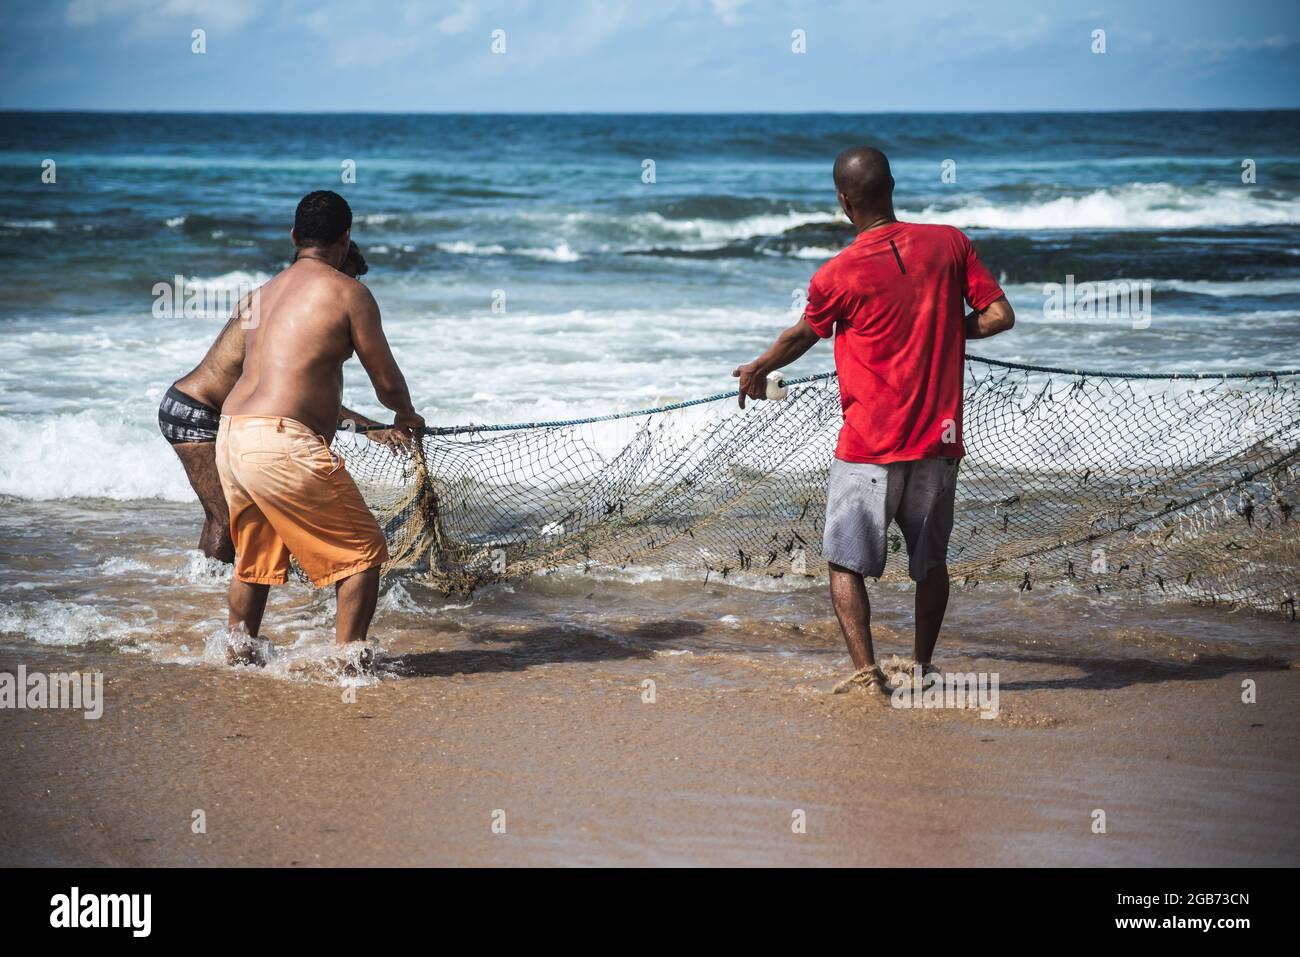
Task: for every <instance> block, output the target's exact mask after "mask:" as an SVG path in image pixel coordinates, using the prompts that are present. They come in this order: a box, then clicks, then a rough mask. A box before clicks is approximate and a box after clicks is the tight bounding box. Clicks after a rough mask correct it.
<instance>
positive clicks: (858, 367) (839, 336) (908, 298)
mask: <svg viewBox="0 0 1300 957" xmlns="http://www.w3.org/2000/svg"><path fill="white" fill-rule="evenodd" d="M1001 296H1002V289H1001V287H999V286H998V284H997V280H995V279H994V278H993V276H992V275H991V274H990V273H989V271H988V269H986V268H985V267H984V264H983V263H981V262H980V261H979V257H978V256H976V255H975V247H973V246H972V245H971V243H970V240H969V239H967V238H966V236H965V234H963V233H962V231H961V230H959V229H955V228H953V227H952V226H927V225H921V224H919V223H891V224H890V225H888V226H878V227H876V228H875V229H869V230H867V231H866V232H864V233H860V234H859V235H858V238H857V239H855V240H854V241H853V243H852V244H851V245H850V246H849V247H848V248H847V249H845V250H844V251H843V252H841V253H840V254H839V255H837V256H836V257H835V258H834V259H832V260H830V261H829V262H827V263H826V264H825V265H823V266H822V267H821V268H820V269H818V270H817V272H816V274H815V275H814V276H813V277H812V282H810V283H809V284H808V308H807V309H806V310H805V311H804V314H803V317H804V320H805V321H807V323H808V325H810V326H811V327H812V328H813V330H814V331H815V332H816V333H817V335H819V336H821V337H822V338H823V339H825V338H827V337H829V336H830V335H831V334H832V333H834V335H835V369H836V371H837V372H838V373H839V380H840V404H841V405H842V407H843V409H844V427H843V428H842V429H840V439H839V444H838V445H837V446H836V448H835V457H836V458H839V459H843V460H844V461H846V462H875V463H879V464H883V463H886V462H910V461H913V460H915V459H926V458H937V457H942V456H952V457H957V456H961V455H964V454H965V449H964V448H963V446H962V441H961V411H962V380H963V358H962V357H963V354H964V353H965V350H966V309H965V307H964V306H963V300H965V302H967V303H969V304H970V307H971V308H972V309H974V310H975V311H977V312H981V311H983V310H984V309H986V308H987V307H988V306H989V304H990V303H992V302H993V301H994V300H996V299H998V298H1000V297H1001Z"/></svg>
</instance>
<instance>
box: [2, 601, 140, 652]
mask: <svg viewBox="0 0 1300 957" xmlns="http://www.w3.org/2000/svg"><path fill="white" fill-rule="evenodd" d="M0 634H4V635H11V636H16V637H21V638H25V639H27V640H28V641H34V642H36V643H37V644H41V645H49V646H55V647H77V646H82V645H89V644H92V643H93V642H97V641H109V642H113V643H118V642H121V641H123V640H126V639H129V638H131V637H134V636H142V635H146V634H148V629H147V628H146V627H143V626H138V625H137V626H131V625H128V624H126V623H125V622H124V621H121V620H119V619H117V618H110V617H109V616H107V615H105V614H103V613H101V612H100V611H98V610H97V609H95V608H94V607H93V606H90V605H78V604H75V603H73V602H70V601H56V600H47V601H22V602H0Z"/></svg>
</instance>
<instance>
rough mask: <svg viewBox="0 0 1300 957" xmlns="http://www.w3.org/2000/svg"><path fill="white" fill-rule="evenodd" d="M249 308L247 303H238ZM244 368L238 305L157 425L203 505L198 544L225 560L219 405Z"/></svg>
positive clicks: (361, 419)
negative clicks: (218, 453)
mask: <svg viewBox="0 0 1300 957" xmlns="http://www.w3.org/2000/svg"><path fill="white" fill-rule="evenodd" d="M342 271H343V272H344V273H345V274H346V275H348V276H354V277H355V276H364V275H365V274H366V272H367V271H368V267H367V266H366V261H365V259H364V258H363V257H362V255H361V250H360V249H358V248H357V244H356V243H351V245H350V246H349V247H348V258H347V260H346V261H345V262H344V263H343V270H342ZM240 308H241V309H247V308H248V303H247V302H243V303H240ZM243 368H244V324H243V323H242V322H240V320H239V310H238V309H237V310H236V314H235V315H234V316H232V317H231V318H230V319H229V321H227V322H226V325H225V327H224V328H223V329H222V330H221V333H220V334H219V335H218V336H217V339H216V341H215V342H213V343H212V346H211V347H210V348H209V349H208V354H207V355H205V356H204V357H203V361H202V362H200V363H199V364H198V365H197V366H195V367H194V368H193V369H191V370H190V371H189V372H188V373H187V374H186V375H184V376H182V377H181V378H179V379H177V380H176V381H175V382H174V383H172V386H171V388H169V389H168V390H167V394H166V395H164V396H163V400H162V403H161V404H160V405H159V406H158V427H159V428H160V429H161V430H162V434H163V438H165V439H166V440H167V441H168V442H170V443H171V446H172V448H173V449H174V450H175V451H176V457H177V458H179V459H180V460H181V465H182V466H183V467H184V469H185V475H186V477H187V478H189V480H190V486H191V487H192V488H193V489H194V494H195V495H197V496H198V497H199V502H200V504H202V506H203V531H202V533H200V535H199V550H200V551H202V552H203V554H204V555H206V556H207V557H208V558H215V559H217V560H218V561H223V562H226V563H230V562H233V561H234V560H235V546H234V545H233V544H232V543H231V541H230V515H229V513H228V512H227V511H226V496H225V495H224V494H223V493H222V491H221V479H220V478H219V477H218V476H217V460H216V455H215V448H216V442H217V426H218V424H219V422H218V419H219V418H220V415H221V412H220V410H221V405H222V403H223V402H225V401H226V396H228V395H229V394H230V390H231V389H232V388H234V386H235V380H236V379H238V378H239V374H240V373H241V372H242V371H243ZM343 421H351V422H353V423H354V424H355V425H359V426H360V425H366V426H374V425H379V424H380V423H378V422H376V421H374V420H373V419H368V418H366V417H365V416H364V415H361V414H360V413H357V412H353V411H352V410H350V409H347V408H344V409H343V410H342V412H341V418H340V422H343ZM367 434H368V435H369V437H370V438H371V439H373V440H376V441H384V440H385V437H386V436H388V433H381V432H370V433H367Z"/></svg>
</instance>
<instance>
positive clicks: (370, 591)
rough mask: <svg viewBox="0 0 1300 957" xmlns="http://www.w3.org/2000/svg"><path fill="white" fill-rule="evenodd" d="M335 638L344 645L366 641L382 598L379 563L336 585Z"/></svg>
mask: <svg viewBox="0 0 1300 957" xmlns="http://www.w3.org/2000/svg"><path fill="white" fill-rule="evenodd" d="M334 594H335V596H336V599H337V600H336V602H335V605H336V611H335V615H334V640H335V641H337V642H338V643H339V644H340V645H345V644H347V643H348V642H349V641H364V640H365V638H366V632H368V631H369V630H370V619H372V618H374V617H375V605H376V603H377V602H378V601H379V566H378V565H376V566H375V567H374V568H367V569H366V570H365V571H363V572H357V573H356V574H355V575H351V576H349V577H347V578H344V579H342V580H341V581H339V582H337V583H336V584H335V585H334Z"/></svg>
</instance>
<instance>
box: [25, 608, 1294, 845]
mask: <svg viewBox="0 0 1300 957" xmlns="http://www.w3.org/2000/svg"><path fill="white" fill-rule="evenodd" d="M650 590H651V591H652V592H653V591H654V589H653V588H652V589H650ZM570 597H571V596H570ZM713 597H714V598H716V596H713ZM724 597H725V596H724ZM961 597H962V596H960V595H956V596H954V606H955V614H954V620H953V622H952V625H951V628H950V634H949V636H948V640H949V642H950V645H951V646H952V647H954V648H956V649H959V650H960V649H965V650H964V651H962V653H961V654H960V655H957V656H953V655H951V654H950V655H949V656H947V657H943V656H941V660H942V663H943V664H944V665H945V667H947V668H950V669H953V668H956V669H960V670H969V671H997V672H999V674H1000V679H1001V688H1000V712H999V715H998V717H997V718H995V719H992V720H988V719H982V718H980V717H979V716H978V713H977V712H972V711H951V710H946V711H937V710H929V711H901V710H895V709H892V708H890V707H889V706H888V705H887V704H881V703H880V702H879V701H877V700H874V699H870V698H867V697H865V696H859V695H850V696H843V695H839V696H836V695H831V694H829V688H830V687H831V686H832V685H833V684H834V680H835V679H836V678H837V677H840V676H842V675H843V673H844V664H845V662H846V661H847V659H846V658H845V657H844V655H843V652H842V649H840V648H839V646H838V634H837V632H836V630H835V623H834V621H833V619H831V618H829V617H826V616H827V615H828V614H829V609H826V608H823V615H822V616H821V617H808V618H806V619H805V620H804V622H803V623H802V624H789V623H780V622H777V623H773V622H772V621H759V620H753V621H750V622H748V623H746V622H742V623H741V625H740V628H739V632H740V633H739V634H737V626H736V623H735V622H734V621H733V622H729V623H728V624H727V625H709V624H706V623H704V621H705V620H706V618H707V619H708V620H711V621H714V622H716V621H717V620H718V619H717V618H716V617H714V616H713V614H712V612H713V611H714V609H711V608H704V609H702V610H699V611H700V614H698V615H693V612H695V611H697V610H696V609H692V610H691V611H684V612H683V614H682V615H681V616H680V617H677V618H663V619H661V620H657V621H647V620H646V619H645V618H644V617H641V616H639V615H633V616H628V617H620V616H618V615H617V614H613V615H611V611H614V610H613V609H605V611H604V618H603V619H601V620H602V621H603V622H604V624H600V625H594V626H592V625H581V624H574V623H565V624H559V625H554V624H547V623H545V621H543V620H541V619H540V618H539V619H538V620H536V621H533V622H516V623H515V624H513V625H510V626H499V625H498V626H493V627H485V626H481V625H480V626H477V627H474V628H463V629H462V628H460V627H456V628H452V627H450V626H448V627H445V628H444V629H442V630H441V631H439V630H437V629H431V628H427V627H426V628H423V629H418V630H416V629H412V631H411V633H409V634H408V633H405V632H402V633H401V634H399V635H397V637H396V638H395V639H394V642H393V645H394V646H395V650H394V657H393V658H392V659H391V660H389V661H388V663H387V665H386V669H387V671H388V674H387V675H386V676H385V677H384V678H383V679H382V680H381V681H379V682H377V683H374V684H370V685H367V686H363V687H359V688H357V689H355V699H356V700H355V703H348V702H347V701H345V700H344V698H345V695H346V689H344V688H341V687H339V686H338V685H337V684H334V683H330V682H326V681H320V680H286V679H285V678H283V677H273V676H270V675H268V674H266V673H260V674H259V673H253V672H251V671H246V670H228V669H226V668H224V667H221V666H218V665H215V664H210V663H199V664H189V665H185V664H175V663H168V662H164V661H159V660H156V659H155V658H154V657H152V656H150V655H147V654H133V653H130V652H127V651H123V650H122V649H120V648H104V647H89V648H85V649H82V650H79V651H76V652H66V651H62V650H59V649H55V648H49V647H35V646H32V645H30V644H29V645H14V644H6V645H4V646H3V647H2V648H0V670H7V671H11V672H12V671H14V670H15V669H16V667H17V665H19V664H25V665H26V666H27V668H28V669H29V670H30V669H39V670H43V671H47V672H49V671H59V670H83V671H84V670H90V669H102V670H103V672H104V674H105V698H106V704H105V713H104V716H103V717H102V719H100V720H98V721H87V720H84V719H83V718H82V716H81V715H80V714H79V713H73V712H55V711H3V712H0V731H2V732H3V733H2V734H0V767H3V772H2V774H3V782H2V784H0V835H3V838H2V840H0V863H2V864H5V865H14V864H17V865H46V864H63V865H192V864H210V865H274V866H314V865H474V864H493V865H584V864H639V865H725V864H738V865H912V864H918V865H959V866H965V865H1040V864H1045V865H1157V864H1167V865H1261V864H1269V865H1289V866H1295V865H1296V864H1297V863H1300V828H1297V824H1298V823H1300V812H1297V806H1298V804H1297V797H1298V796H1300V716H1298V715H1297V713H1296V708H1295V704H1296V702H1297V701H1300V671H1297V670H1296V669H1295V667H1294V666H1293V661H1292V659H1291V658H1290V657H1289V656H1287V655H1282V656H1278V655H1276V654H1272V653H1270V652H1268V651H1266V650H1262V649H1259V648H1255V649H1252V648H1250V647H1237V650H1236V652H1233V653H1225V651H1224V649H1223V648H1221V647H1218V646H1216V645H1215V644H1214V643H1213V642H1210V641H1208V640H1195V641H1189V640H1187V639H1185V638H1182V637H1179V638H1178V639H1177V640H1175V639H1173V638H1171V637H1170V636H1169V635H1167V634H1164V633H1162V632H1161V631H1160V629H1159V627H1153V626H1150V625H1145V626H1142V627H1138V628H1135V629H1134V630H1133V631H1131V632H1130V633H1128V634H1123V633H1120V634H1115V631H1116V625H1115V622H1114V621H1110V622H1109V623H1108V621H1107V620H1106V619H1105V616H1102V620H1101V621H1098V622H1097V623H1096V624H1097V627H1099V628H1107V629H1109V633H1108V634H1107V635H1106V640H1107V641H1109V642H1112V643H1114V645H1115V647H1116V648H1117V649H1120V648H1122V649H1123V651H1122V653H1120V652H1118V651H1117V652H1116V653H1112V654H1106V653H1104V652H1100V651H1088V652H1086V653H1083V652H1080V651H1078V650H1075V651H1062V650H1059V649H1053V648H1052V647H1051V642H1050V641H1048V640H1044V638H1043V632H1042V626H1043V622H1041V621H1035V620H1025V621H1022V622H1018V623H1013V624H1009V625H1008V626H1007V629H1006V632H1005V633H1004V634H1002V635H999V636H990V635H987V634H984V633H983V630H982V628H981V627H980V624H979V622H980V621H981V620H986V619H981V618H980V617H979V615H978V613H977V610H976V609H974V608H972V605H973V601H968V602H967V608H966V610H965V611H964V612H963V611H961V606H960V604H959V603H960V601H961ZM887 598H888V596H886V597H885V599H884V600H882V601H881V604H882V605H883V606H886V607H883V608H882V611H881V615H880V617H881V618H882V619H883V620H882V622H881V624H880V626H879V627H878V634H877V641H878V644H880V645H882V646H883V647H884V648H885V649H886V650H888V651H900V652H901V651H904V650H905V648H906V645H907V643H908V642H907V633H906V631H905V609H904V608H903V606H902V605H901V604H899V606H898V607H897V608H893V609H891V608H889V607H887V606H889V604H890V603H889V601H888V600H887ZM717 600H722V599H717ZM727 600H731V599H730V598H727ZM819 600H820V598H819V596H815V595H810V596H808V598H807V603H808V604H807V607H808V609H814V610H815V609H816V608H817V607H818V606H817V602H818V601H819ZM702 601H704V600H703V599H702ZM900 601H901V599H900ZM704 603H705V604H707V601H704ZM273 607H274V606H273ZM1026 607H1032V608H1038V606H1026ZM1040 614H1047V612H1041V613H1040ZM1051 614H1054V615H1061V616H1062V621H1064V620H1065V619H1066V618H1070V617H1072V615H1071V614H1070V613H1069V612H1068V609H1067V610H1065V611H1062V610H1060V609H1059V608H1058V609H1057V610H1055V611H1053V612H1051ZM1198 614H1199V613H1198ZM1024 617H1025V618H1026V619H1031V618H1032V616H1030V615H1026V616H1024ZM1076 617H1077V616H1076ZM1129 617H1130V618H1131V616H1129ZM1155 617H1156V618H1159V615H1156V616H1155ZM381 620H382V615H381ZM1198 620H1200V621H1203V622H1209V623H1210V624H1211V626H1213V624H1214V623H1215V622H1222V623H1223V627H1224V629H1225V630H1228V629H1232V628H1240V627H1243V624H1245V625H1248V624H1250V620H1249V619H1244V620H1243V619H1237V618H1235V617H1234V616H1230V615H1223V614H1219V615H1217V616H1216V615H1215V613H1212V612H1208V611H1207V612H1206V613H1205V614H1204V616H1201V617H1200V618H1198ZM1171 627H1172V626H1171ZM1265 627H1266V629H1267V630H1272V629H1273V628H1274V627H1275V626H1274V625H1272V624H1268V625H1266V626H1265ZM1289 627H1294V626H1289ZM1234 647H1236V646H1234ZM390 650H392V649H390ZM1246 678H1251V679H1254V680H1255V681H1256V682H1257V686H1258V703H1257V704H1254V705H1245V704H1242V703H1241V683H1242V681H1243V679H1246ZM646 679H651V680H653V681H654V683H655V692H656V695H655V697H656V700H655V702H654V703H647V702H645V701H643V684H642V683H643V682H644V681H645V680H646ZM196 809H201V810H202V811H203V812H204V814H205V816H206V833H200V834H196V833H193V832H192V820H193V812H194V811H195V810H196ZM1095 809H1103V810H1104V811H1105V812H1106V824H1107V833H1105V834H1094V833H1092V830H1091V826H1092V822H1093V817H1092V815H1093V811H1094V810H1095ZM796 811H803V812H805V815H806V833H802V834H800V833H795V832H794V830H793V829H792V821H793V820H794V815H795V812H796ZM495 812H504V822H505V833H494V832H493V822H494V813H495ZM496 819H497V820H498V821H499V820H500V815H499V814H497V818H496Z"/></svg>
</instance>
